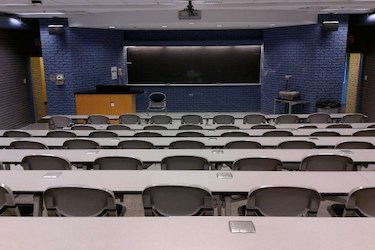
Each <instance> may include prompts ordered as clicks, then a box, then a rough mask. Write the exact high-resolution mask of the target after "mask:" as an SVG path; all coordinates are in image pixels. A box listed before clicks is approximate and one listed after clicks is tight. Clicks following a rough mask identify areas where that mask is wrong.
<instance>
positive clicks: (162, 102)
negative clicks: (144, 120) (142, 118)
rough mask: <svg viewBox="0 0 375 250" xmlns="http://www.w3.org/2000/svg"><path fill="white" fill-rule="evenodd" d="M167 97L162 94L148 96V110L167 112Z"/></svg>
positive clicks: (156, 93) (155, 93)
mask: <svg viewBox="0 0 375 250" xmlns="http://www.w3.org/2000/svg"><path fill="white" fill-rule="evenodd" d="M166 109H167V96H166V95H165V94H164V93H162V92H154V93H151V94H150V95H149V96H148V107H147V110H166Z"/></svg>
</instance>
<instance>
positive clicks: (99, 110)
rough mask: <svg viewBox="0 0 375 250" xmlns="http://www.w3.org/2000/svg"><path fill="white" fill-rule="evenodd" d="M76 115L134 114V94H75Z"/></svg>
mask: <svg viewBox="0 0 375 250" xmlns="http://www.w3.org/2000/svg"><path fill="white" fill-rule="evenodd" d="M75 99H76V114H77V115H90V114H103V115H121V114H124V113H135V111H136V105H135V94H78V93H77V94H75Z"/></svg>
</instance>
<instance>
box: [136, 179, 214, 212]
mask: <svg viewBox="0 0 375 250" xmlns="http://www.w3.org/2000/svg"><path fill="white" fill-rule="evenodd" d="M142 200H143V207H144V210H145V215H146V216H193V215H213V202H214V200H213V197H212V194H211V192H210V191H208V190H206V189H204V188H201V187H194V186H177V185H159V186H151V187H147V188H146V189H145V190H144V191H143V193H142Z"/></svg>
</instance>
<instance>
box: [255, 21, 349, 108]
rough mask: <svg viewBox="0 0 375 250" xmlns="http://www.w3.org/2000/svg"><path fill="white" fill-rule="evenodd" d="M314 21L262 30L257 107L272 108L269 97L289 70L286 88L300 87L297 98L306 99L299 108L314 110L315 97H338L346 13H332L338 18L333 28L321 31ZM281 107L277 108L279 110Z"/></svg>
mask: <svg viewBox="0 0 375 250" xmlns="http://www.w3.org/2000/svg"><path fill="white" fill-rule="evenodd" d="M330 18H332V17H330V16H324V15H323V16H320V17H319V20H318V24H316V25H306V26H296V27H285V28H272V29H266V30H265V31H264V71H263V85H262V90H261V93H262V98H261V110H262V111H263V112H265V113H272V112H273V99H274V98H275V97H277V96H278V92H279V91H280V90H284V89H285V80H284V75H285V74H291V75H292V79H291V81H290V83H289V89H291V90H298V91H300V95H301V98H302V99H304V100H307V101H309V102H310V104H309V105H306V106H305V107H302V108H301V107H300V108H297V109H296V110H295V111H297V112H298V111H299V112H315V111H316V108H315V102H316V100H319V99H329V100H336V101H340V98H341V89H342V82H343V76H344V67H345V54H346V40H347V33H348V17H347V16H346V15H335V16H334V17H333V18H335V19H338V20H339V21H340V25H339V30H338V31H336V32H322V24H321V23H322V21H323V20H328V19H330ZM280 108H281V109H282V107H279V109H278V110H277V111H278V112H281V111H282V110H280Z"/></svg>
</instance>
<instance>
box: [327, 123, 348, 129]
mask: <svg viewBox="0 0 375 250" xmlns="http://www.w3.org/2000/svg"><path fill="white" fill-rule="evenodd" d="M327 128H353V127H352V125H350V124H344V123H336V124H331V125H328V126H327Z"/></svg>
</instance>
